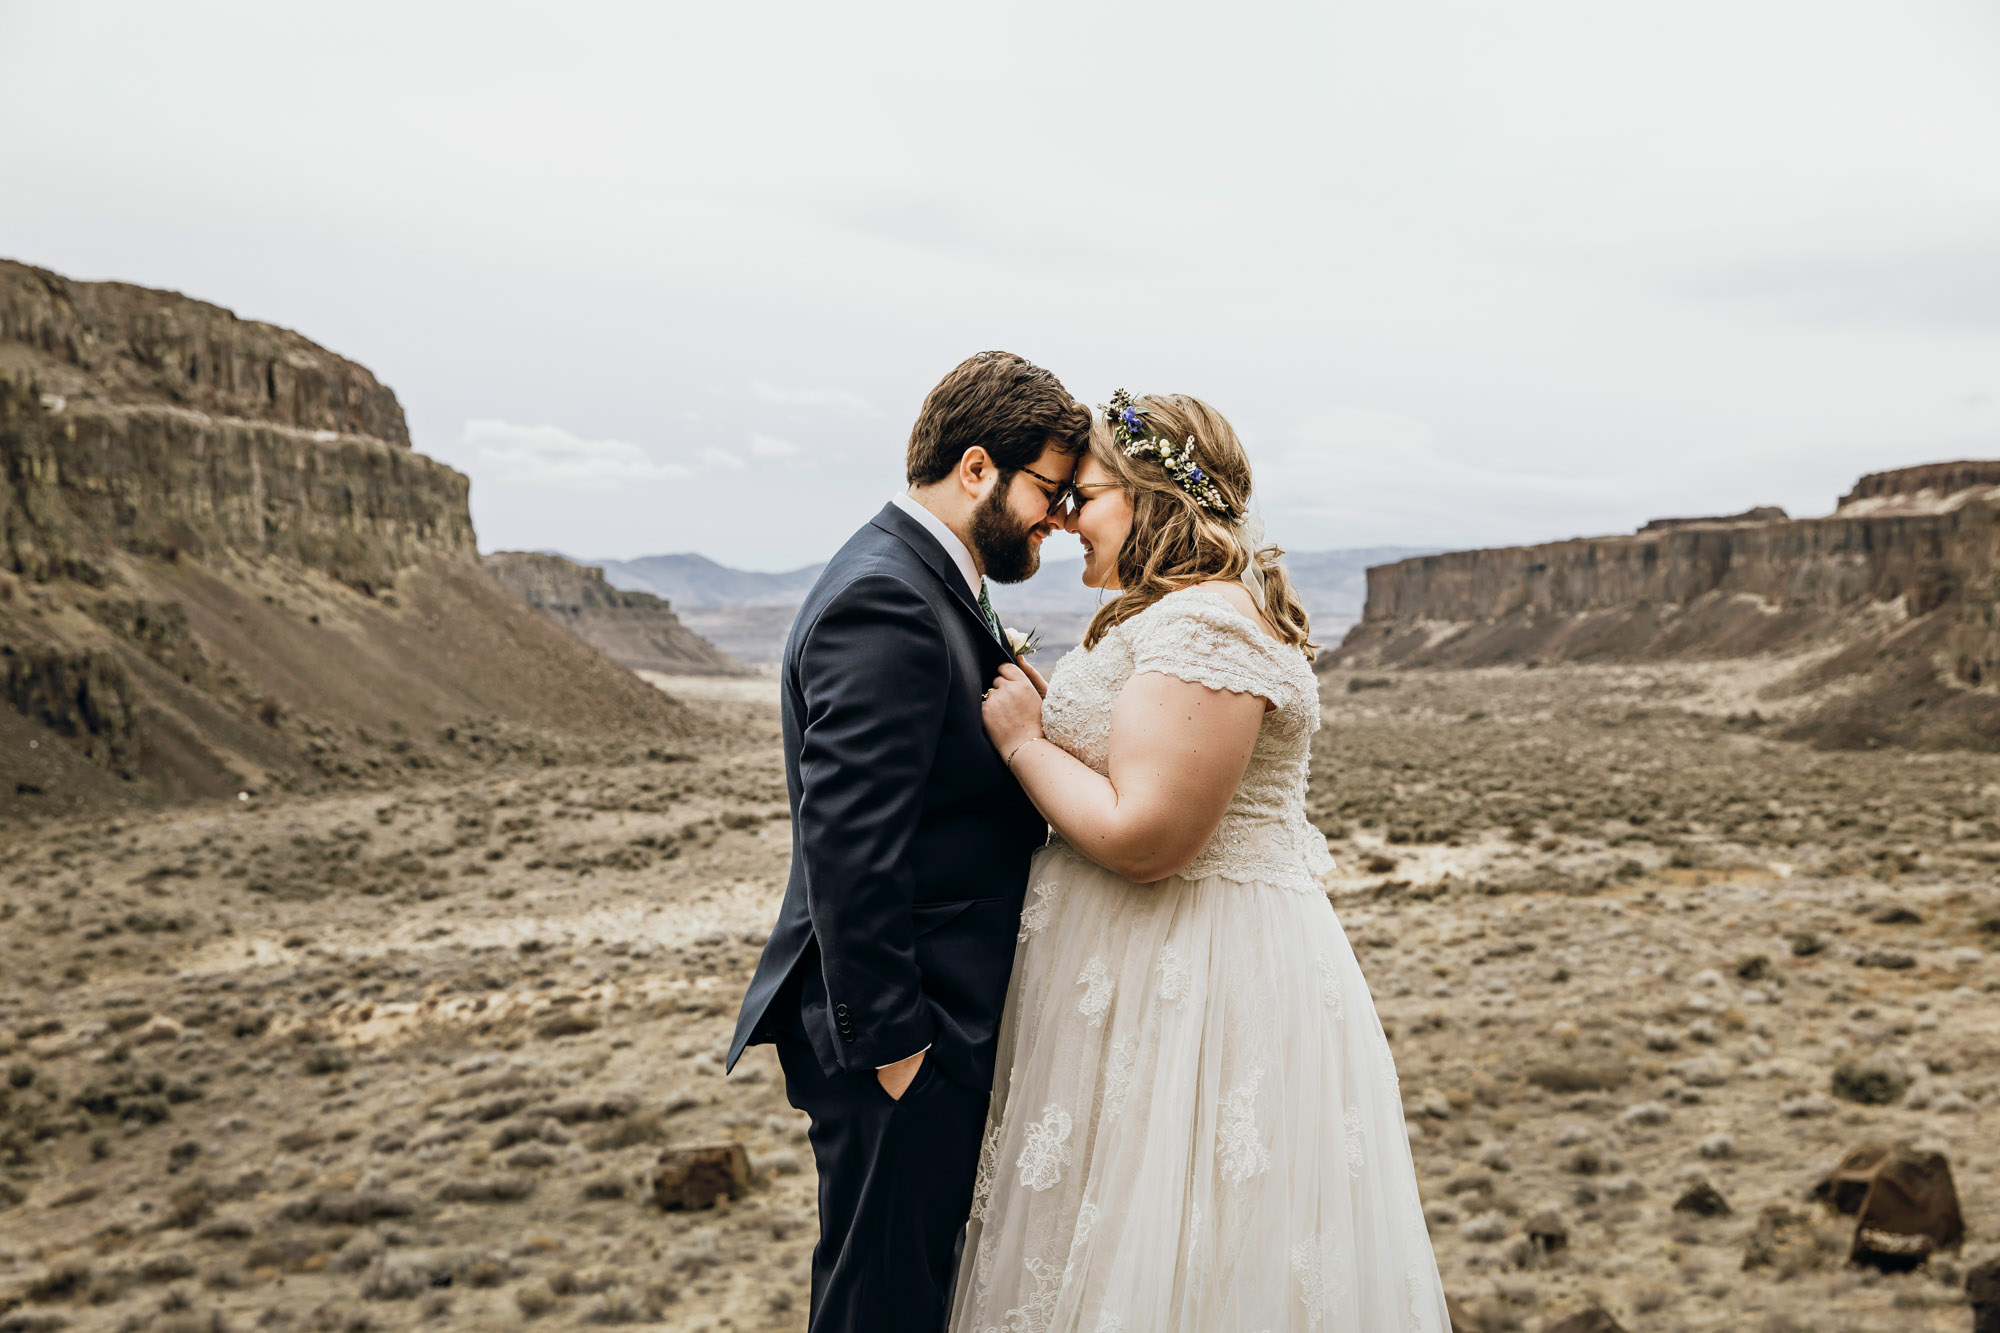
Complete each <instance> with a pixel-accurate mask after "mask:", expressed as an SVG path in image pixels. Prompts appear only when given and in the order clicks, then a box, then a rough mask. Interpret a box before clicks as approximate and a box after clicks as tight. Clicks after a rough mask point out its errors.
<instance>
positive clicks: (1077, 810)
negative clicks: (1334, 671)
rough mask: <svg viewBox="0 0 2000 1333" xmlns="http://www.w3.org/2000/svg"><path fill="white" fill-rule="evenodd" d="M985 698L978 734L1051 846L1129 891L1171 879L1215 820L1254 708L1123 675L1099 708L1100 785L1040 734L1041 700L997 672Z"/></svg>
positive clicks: (1254, 719) (1253, 703)
mask: <svg viewBox="0 0 2000 1333" xmlns="http://www.w3.org/2000/svg"><path fill="white" fill-rule="evenodd" d="M1000 671H1001V679H1000V680H999V681H998V682H996V684H995V687H994V690H993V693H992V694H991V695H989V696H988V697H987V700H986V707H985V717H986V731H987V734H988V735H990V736H991V737H992V738H993V744H994V746H995V747H996V748H998V749H999V751H1000V753H1001V755H1002V756H1003V757H1005V758H1006V760H1007V766H1008V767H1009V768H1011V769H1012V770H1013V771H1014V776H1015V778H1016V779H1018V780H1019V781H1020V784H1021V787H1022V790H1024V791H1026V792H1027V793H1028V799H1029V800H1031V801H1033V802H1034V803H1035V808H1036V809H1037V810H1039V811H1041V812H1042V817H1043V818H1044V819H1046V820H1048V821H1049V823H1050V824H1051V825H1053V826H1054V827H1055V830H1056V832H1058V833H1060V834H1061V835H1062V837H1063V840H1064V841H1065V842H1067V843H1069V845H1070V846H1072V847H1074V848H1075V849H1076V850H1077V851H1079V852H1081V853H1083V854H1084V855H1085V856H1088V857H1089V858H1090V859H1091V860H1093V861H1095V862H1097V863H1098V864H1099V865H1101V866H1103V867H1104V868H1105V869H1107V870H1110V871H1113V872H1114V873H1116V874H1120V875H1123V876H1124V877H1125V878H1127V879H1130V880H1135V881H1137V882H1138V883H1141V884H1149V883H1151V882H1152V881H1154V880H1157V879H1165V878H1166V877H1167V876H1168V875H1171V874H1174V873H1175V872H1177V871H1179V870H1180V869H1181V868H1182V867H1183V866H1185V865H1187V863H1188V862H1190V861H1192V860H1193V859H1194V858H1195V855H1196V853H1198V852H1200V851H1201V849H1202V846H1203V845H1204V844H1205V843H1207V841H1208V839H1209V837H1210V836H1211V835H1212V834H1213V833H1214V832H1215V828H1216V825H1218V824H1220V823H1221V822H1222V815H1223V812H1224V811H1225V810H1227V809H1228V808H1229V799H1230V797H1231V796H1233V795H1235V793H1236V787H1237V784H1238V783H1240V782H1241V781H1242V780H1243V771H1244V769H1246V768H1248V767H1249V764H1250V752H1251V751H1252V750H1253V749H1255V748H1256V745H1257V732H1258V728H1259V727H1261V726H1262V725H1263V721H1264V708H1265V703H1264V700H1263V699H1262V698H1260V697H1259V696H1257V695H1254V694H1239V693H1236V692H1234V691H1230V690H1212V689H1209V688H1208V687H1207V686H1205V685H1196V684H1193V683H1192V682H1189V681H1185V680H1181V679H1180V678H1179V677H1177V676H1168V675H1163V674H1160V673H1158V672H1150V671H1149V672H1142V673H1140V674H1138V675H1135V676H1133V677H1132V679H1131V680H1130V681H1129V682H1128V683H1127V684H1126V686H1125V689H1124V691H1123V692H1122V693H1120V694H1119V696H1118V702H1117V703H1116V704H1115V705H1114V706H1113V708H1112V711H1111V762H1110V765H1109V766H1110V769H1111V774H1110V776H1109V777H1108V778H1107V777H1105V776H1103V775H1102V774H1100V773H1098V772H1097V771H1096V770H1095V769H1093V768H1091V767H1090V766H1089V765H1088V764H1085V763H1084V762H1083V761H1082V760H1080V759H1078V758H1076V757H1075V756H1074V755H1072V754H1070V753H1069V752H1068V751H1067V750H1064V749H1063V748H1062V747H1061V746H1058V745H1056V744H1054V743H1053V742H1051V741H1049V740H1047V739H1045V738H1044V737H1043V735H1042V699H1041V696H1040V695H1039V694H1038V693H1037V692H1036V690H1035V688H1034V686H1033V685H1031V684H1029V683H1028V679H1027V677H1026V676H1024V675H1023V674H1021V672H1020V671H1018V670H1017V669H1016V668H1014V667H1002V668H1001V669H1000Z"/></svg>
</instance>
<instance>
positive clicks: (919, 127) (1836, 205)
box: [0, 0, 2000, 569]
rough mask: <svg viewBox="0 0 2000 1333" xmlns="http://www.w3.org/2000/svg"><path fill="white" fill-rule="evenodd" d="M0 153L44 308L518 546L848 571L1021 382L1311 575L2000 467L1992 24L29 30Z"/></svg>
mask: <svg viewBox="0 0 2000 1333" xmlns="http://www.w3.org/2000/svg"><path fill="white" fill-rule="evenodd" d="M0 126H4V128H5V131H6V135H5V142H6V145H7V163H6V165H5V167H4V168H0V254H5V255H7V256H10V257H14V258H18V259H22V260H25V261H27V262H29V263H33V264H39V265H42V266H44V267H48V268H53V269H56V270H58V271H60V272H62V273H65V274H68V275H70V276H72V277H77V278H117V279H123V280H127V281H132V282H139V283H145V284H148V285H152V286H160V287H171V288H176V289H179V290H182V291H185V292H187V293H189V294H191V295H195V296H200V297H202V298H204V299H207V300H212V301H216V302H218V303H220V304H223V305H226V306H229V307H230V308H232V309H234V310H235V311H236V312H237V313H238V314H240V315H243V316H246V317H250V318H256V319H263V320H269V321H272V322H274V323H278V324H283V325H287V326H290V327H293V328H296V329H298V330H300V331H301V332H303V333H305V334H306V335H307V336H308V337H311V338H313V339H315V340H317V341H320V342H322V343H325V344H326V345H328V346H329V347H331V348H333V349H334V350H336V351H338V352H341V353H343V354H345V355H347V356H351V357H353V358H355V359H356V360H359V361H361V362H362V363H364V364H366V365H367V366H368V367H369V368H370V369H372V370H373V371H375V372H376V374H377V375H379V376H380V377H381V378H382V379H383V380H384V381H386V382H387V383H388V384H390V385H391V386H392V387H394V389H395V390H396V391H397V393H398V395H399V396H400V397H401V399H402V402H403V405H404V407H405V409H406V410H407V411H408V413H409V417H410V424H411V427H412V430H413V433H414V436H415V440H416V443H417V447H418V448H419V449H421V450H422V451H424V452H425V453H428V454H431V455H433V456H435V457H437V458H441V459H443V460H445V461H447V462H449V463H451V464H452V465H453V466H455V467H457V468H459V469H461V470H463V471H465V472H466V473H468V474H470V476H471V477H472V479H473V490H472V504H473V515H474V518H475V521H476V523H477V526H478V529H479V533H480V539H481V544H482V545H483V546H484V547H486V548H488V549H507V548H524V547H525V548H554V549H561V550H565V551H568V552H570V553H572V554H579V555H596V556H607V557H611V556H615V557H630V556H635V555H640V554H649V553H655V552H663V551H681V550H694V551H700V552H704V553H706V554H709V555H712V556H714V557H716V558H718V559H722V560H724V561H727V562H729V563H732V564H737V565H742V566H747V567H751V568H764V569H776V568H783V567H787V566H791V565H797V564H802V563H806V562H808V561H811V560H816V559H821V558H824V556H826V555H827V554H828V553H829V552H830V551H831V550H832V549H833V548H834V547H835V546H837V545H838V544H839V542H840V540H841V539H842V538H843V537H844V536H845V535H846V533H847V532H849V531H850V530H852V528H853V527H855V526H856V525H857V524H858V523H859V522H861V521H862V520H863V519H865V518H866V517H867V516H868V515H869V514H871V513H872V512H873V511H874V509H875V508H876V507H877V506H878V505H879V504H880V503H881V501H882V500H883V499H884V498H886V496H888V495H889V494H890V493H892V492H893V491H894V490H896V489H898V488H899V486H900V481H901V467H902V453H903V445H904V441H905V440H906V438H907V435H908V430H909V425H910V421H911V419H912V417H913V416H914V414H915V412H916V409H917V407H918V405H919V403H920V402H921V401H922V398H923V395H924V393H925V391H926V390H927V389H928V388H929V387H930V385H931V384H933V383H934V382H935V381H936V380H937V378H938V377H939V376H940V375H941V374H942V373H943V372H944V371H945V370H947V369H948V368H950V367H951V366H952V365H953V364H955V363H956V362H957V361H958V360H960V359H961V358H962V357H964V356H965V355H967V354H969V353H971V352H974V351H977V350H980V349H982V348H987V347H1004V348H1008V349H1011V350H1014V351H1018V352H1020V353H1022V354H1024V355H1026V356H1029V357H1031V358H1033V359H1034V360H1037V361H1040V362H1042V363H1043V364H1045V365H1047V366H1048V367H1049V368H1051V369H1052V370H1054V371H1055V372H1056V373H1057V374H1058V375H1060V376H1061V377H1062V379H1063V381H1064V382H1065V384H1067V385H1068V386H1069V388H1070V389H1071V391H1072V392H1074V393H1076V394H1077V395H1078V396H1080V397H1083V398H1085V399H1087V400H1089V401H1092V402H1101V401H1103V400H1104V399H1105V398H1106V397H1107V396H1108V395H1109V394H1110V392H1111V390H1112V389H1114V388H1116V387H1118V386H1119V385H1121V384H1123V385H1126V386H1129V387H1130V388H1131V389H1133V390H1134V391H1135V392H1145V391H1149V390H1163V391H1184V392H1191V393H1196V394H1199V395H1201V396H1203V397H1205V398H1207V399H1208V400H1209V401H1211V402H1212V403H1213V404H1215V405H1216V406H1217V407H1218V408H1220V409H1221V410H1222V411H1223V412H1224V413H1225V414H1226V415H1227V416H1228V417H1229V418H1230V419H1231V421H1233V422H1234V423H1235V424H1236V426H1237V428H1238V430H1239V431H1240V432H1241V434H1242V435H1243V437H1244V439H1245V441H1246V442H1247V443H1248V445H1249V447H1250V452H1251V457H1252V461H1253V463H1254V464H1255V467H1256V475H1257V491H1258V494H1259V503H1260V505H1261V508H1262V510H1263V511H1264V514H1265V516H1266V518H1267V520H1268V522H1269V525H1270V528H1271V531H1272V533H1273V535H1274V536H1275V537H1277V538H1278V539H1280V540H1282V541H1284V542H1285V543H1287V544H1289V545H1291V546H1293V547H1294V548H1295V549H1302V550H1303V549H1322V548H1328V547H1344V546H1365V545H1379V544H1392V543H1394V544H1408V545H1431V546H1446V547H1459V546H1475V545H1493V544H1501V543H1509V542H1519V541H1536V540H1546V539H1551V538H1560V537H1567V536H1576V535H1585V534H1591V533H1600V532H1612V531H1621V530H1629V529H1630V528H1632V527H1635V526H1636V525H1638V524H1639V523H1641V522H1643V521H1644V520H1645V519H1647V518H1651V517H1656V516H1660V515H1665V514H1687V513H1717V512H1733V511H1735V510H1740V509H1743V508H1747V507H1748V506H1750V505H1754V504H1764V503H1777V504H1782V505H1785V506H1786V507H1787V508H1788V509H1790V510H1791V511H1792V512H1793V513H1794V514H1815V513H1824V512H1826V511H1827V510H1828V509H1830V508H1831V507H1832V504H1833V502H1834V500H1835V498H1836V497H1837V496H1838V495H1839V494H1840V493H1841V492H1842V491H1844V490H1845V489H1846V488H1847V486H1848V485H1849V484H1850V483H1851V482H1852V481H1853V479H1854V478H1855V477H1856V476H1857V475H1859V474H1860V473H1862V472H1865V471H1873V470H1877V469H1881V468H1887V467H1894V466H1900V465H1905V464H1911V463H1918V462H1925V461H1932V460H1938V459H1944V458H1949V457H1963V456H1984V457H1995V456H2000V4H1996V3H1994V2H1993V0H1978V2H1976V3H1975V2H1972V0H1962V2H1959V3H1947V2H1938V3H1930V2H1927V0H1895V3H1883V0H1725V2H1714V0H1670V2H1666V3H1656V2H1654V0H1616V3H1606V2H1605V0H1506V3H1494V2H1493V0H1462V2H1453V0H1340V2H1339V3H1331V4H1319V5H1273V4H1256V3H1237V4H1233V5H1229V6H1222V5H1216V4H1213V3H1205V4H1199V5H1195V4H1177V3H1161V2H1160V0H1152V2H1150V3H1147V4H1144V5H1136V4H1135V5H1121V6H1116V7H1109V6H1102V7H1099V6H1079V5H1074V4H1065V5H1049V6H1042V5H1035V4H1022V3H1010V4H1006V5H1004V6H1002V5H985V6H975V5H941V4H937V3H935V0H931V2H929V3H912V4H866V3H848V4H844V5H828V4H824V3H820V4H794V3H785V2H780V0H765V2H764V3H760V4H756V5H717V4H707V5H701V6H694V5H684V4H673V5H667V4H647V5H637V4H631V5H611V4H591V3H576V2H575V0H572V2H571V3H566V4H563V5H560V6H558V5H553V4H549V5H539V6H529V5H519V4H509V3H496V0H480V3H477V4H445V3H412V2H411V0H400V2H399V3H395V4H373V3H356V2H354V0H349V2H348V3H344V4H341V5H338V6H327V5H315V6H304V5H287V4H272V3H270V0H259V2H257V3H210V2H208V0H189V2H184V3H172V2H169V0H149V2H148V3H137V2H135V3H127V4H100V3H92V2H91V0H65V2H64V3H62V4H51V3H46V2H42V3H34V2H32V0H0ZM1050 554H1051V556H1057V555H1064V556H1066V555H1070V554H1073V549H1072V548H1071V547H1070V546H1069V545H1068V544H1067V539H1065V540H1064V542H1063V543H1060V544H1058V545H1057V546H1052V547H1051V549H1050Z"/></svg>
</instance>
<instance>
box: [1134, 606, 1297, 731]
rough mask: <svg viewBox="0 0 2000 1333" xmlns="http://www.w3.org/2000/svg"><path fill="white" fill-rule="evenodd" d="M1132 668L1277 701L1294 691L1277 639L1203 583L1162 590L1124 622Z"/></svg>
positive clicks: (1280, 703) (1279, 703) (1288, 697)
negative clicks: (1128, 628)
mask: <svg viewBox="0 0 2000 1333" xmlns="http://www.w3.org/2000/svg"><path fill="white" fill-rule="evenodd" d="M1128 623H1129V624H1130V625H1131V627H1132V629H1133V631H1134V632H1133V634H1132V671H1133V674H1135V675H1136V674H1138V673H1139V672H1142V671H1157V672H1159V673H1161V674H1162V675H1167V676H1175V677H1178V678H1179V679H1181V680H1185V681H1190V682H1192V683H1194V684H1196V685H1205V686H1207V687H1208V688H1209V689H1212V690H1230V691H1233V692H1235V693H1238V694H1254V695H1257V696H1258V697H1260V698H1262V699H1265V700H1268V701H1269V702H1270V703H1272V704H1273V705H1276V706H1278V707H1283V706H1284V705H1285V704H1286V703H1288V702H1290V701H1291V699H1292V696H1293V695H1294V694H1295V693H1296V692H1297V685H1296V684H1295V682H1294V681H1293V679H1292V673H1291V672H1288V671H1286V670H1285V666H1284V664H1283V663H1282V662H1281V661H1280V660H1279V658H1278V656H1277V654H1278V653H1281V652H1288V651H1293V650H1290V649H1287V648H1285V647H1284V646H1283V645H1281V644H1279V643H1277V642H1276V641H1275V640H1273V639H1272V638H1271V637H1270V636H1269V635H1267V634H1265V633H1264V632H1263V630H1261V629H1259V628H1258V627H1257V626H1256V625H1255V624H1254V623H1252V622H1251V621H1250V619H1249V618H1248V617H1246V616H1245V615H1244V614H1243V613H1242V612H1241V611H1238V610H1237V609H1236V608H1235V607H1234V606H1232V605H1230V603H1229V601H1228V599H1227V598H1225V597H1223V596H1222V594H1220V593H1217V592H1213V591H1210V590H1209V589H1206V588H1200V587H1195V588H1183V589H1181V590H1180V591H1179V592H1172V593H1168V594H1167V595H1166V596H1165V597H1162V598H1161V599H1160V600H1159V601H1157V602H1155V603H1154V604H1153V605H1151V606H1149V607H1147V608H1146V609H1145V610H1144V611H1142V612H1140V613H1139V614H1138V615H1136V616H1134V617H1133V618H1132V619H1131V621H1129V622H1128Z"/></svg>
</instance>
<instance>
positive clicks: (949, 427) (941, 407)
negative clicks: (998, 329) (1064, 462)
mask: <svg viewBox="0 0 2000 1333" xmlns="http://www.w3.org/2000/svg"><path fill="white" fill-rule="evenodd" d="M1051 441H1054V443H1055V445H1056V447H1057V448H1059V449H1061V450H1062V451H1063V452H1064V453H1067V454H1081V453H1083V451H1084V450H1085V449H1087V448H1089V447H1090V409H1089V408H1087V407H1085V406H1084V405H1083V404H1082V403H1079V402H1078V401H1076V399H1074V398H1072V397H1070V396H1069V390H1067V389H1065V388H1063V386H1062V381H1060V380H1058V379H1057V378H1056V377H1055V376H1054V375H1051V374H1049V372H1048V371H1046V370H1043V369H1042V368H1041V367H1040V366H1038V365H1036V364H1035V363H1034V362H1032V361H1030V360H1028V359H1027V358H1025V357H1019V356H1015V355H1014V354H1013V353H1012V352H981V353H979V355H977V356H970V357H967V358H966V359H965V360H963V361H961V362H959V363H958V365H957V366H956V367H955V368H954V369H953V370H952V372H951V373H950V374H949V375H946V376H945V377H944V378H943V379H941V380H939V381H938V384H937V387H936V388H935V389H932V390H931V391H930V395H929V396H928V397H926V398H925V399H924V408H923V411H921V412H919V413H917V424H916V425H915V426H913V427H911V428H910V453H909V460H908V463H907V464H906V466H905V469H904V470H905V472H906V473H907V474H908V478H909V483H910V485H912V486H928V485H930V484H931V483H932V482H934V481H942V480H944V479H945V478H946V477H948V476H950V475H951V470H952V469H953V468H955V467H957V466H958V460H959V459H961V458H963V457H964V456H965V451H966V450H967V449H970V448H972V447H973V446H974V445H979V446H980V447H982V448H984V449H985V450H986V452H987V453H989V454H991V455H992V456H993V461H994V462H995V463H996V464H998V465H999V466H1000V467H1001V468H1002V469H1004V470H1006V471H1009V472H1012V471H1017V470H1019V469H1020V468H1024V467H1027V466H1029V465H1030V464H1032V463H1033V462H1034V461H1035V460H1036V459H1037V458H1039V457H1041V454H1042V449H1043V448H1044V447H1045V446H1046V445H1048V444H1049V443H1050V442H1051Z"/></svg>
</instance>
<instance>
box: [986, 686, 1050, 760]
mask: <svg viewBox="0 0 2000 1333" xmlns="http://www.w3.org/2000/svg"><path fill="white" fill-rule="evenodd" d="M979 711H980V716H981V717H982V718H983V719H984V720H985V723H986V735H987V737H988V738H989V739H990V740H992V742H993V748H994V749H996V750H998V751H999V752H1000V754H1001V757H1002V758H1005V757H1006V756H1008V755H1011V754H1012V753H1014V751H1015V749H1016V748H1017V747H1018V746H1020V745H1023V744H1025V743H1026V742H1028V741H1031V740H1034V739H1035V738H1036V737H1037V736H1039V735H1041V734H1042V695H1041V692H1040V691H1039V690H1037V689H1036V688H1035V682H1034V681H1032V680H1030V679H1029V678H1028V673H1027V672H1025V671H1023V670H1022V669H1021V668H1020V667H1018V666H1014V665H1012V664H1009V665H1007V666H1003V667H1001V668H1000V674H999V675H998V676H997V677H995V678H994V681H993V688H991V689H989V690H988V691H986V702H985V703H983V704H982V705H980V710H979Z"/></svg>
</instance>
